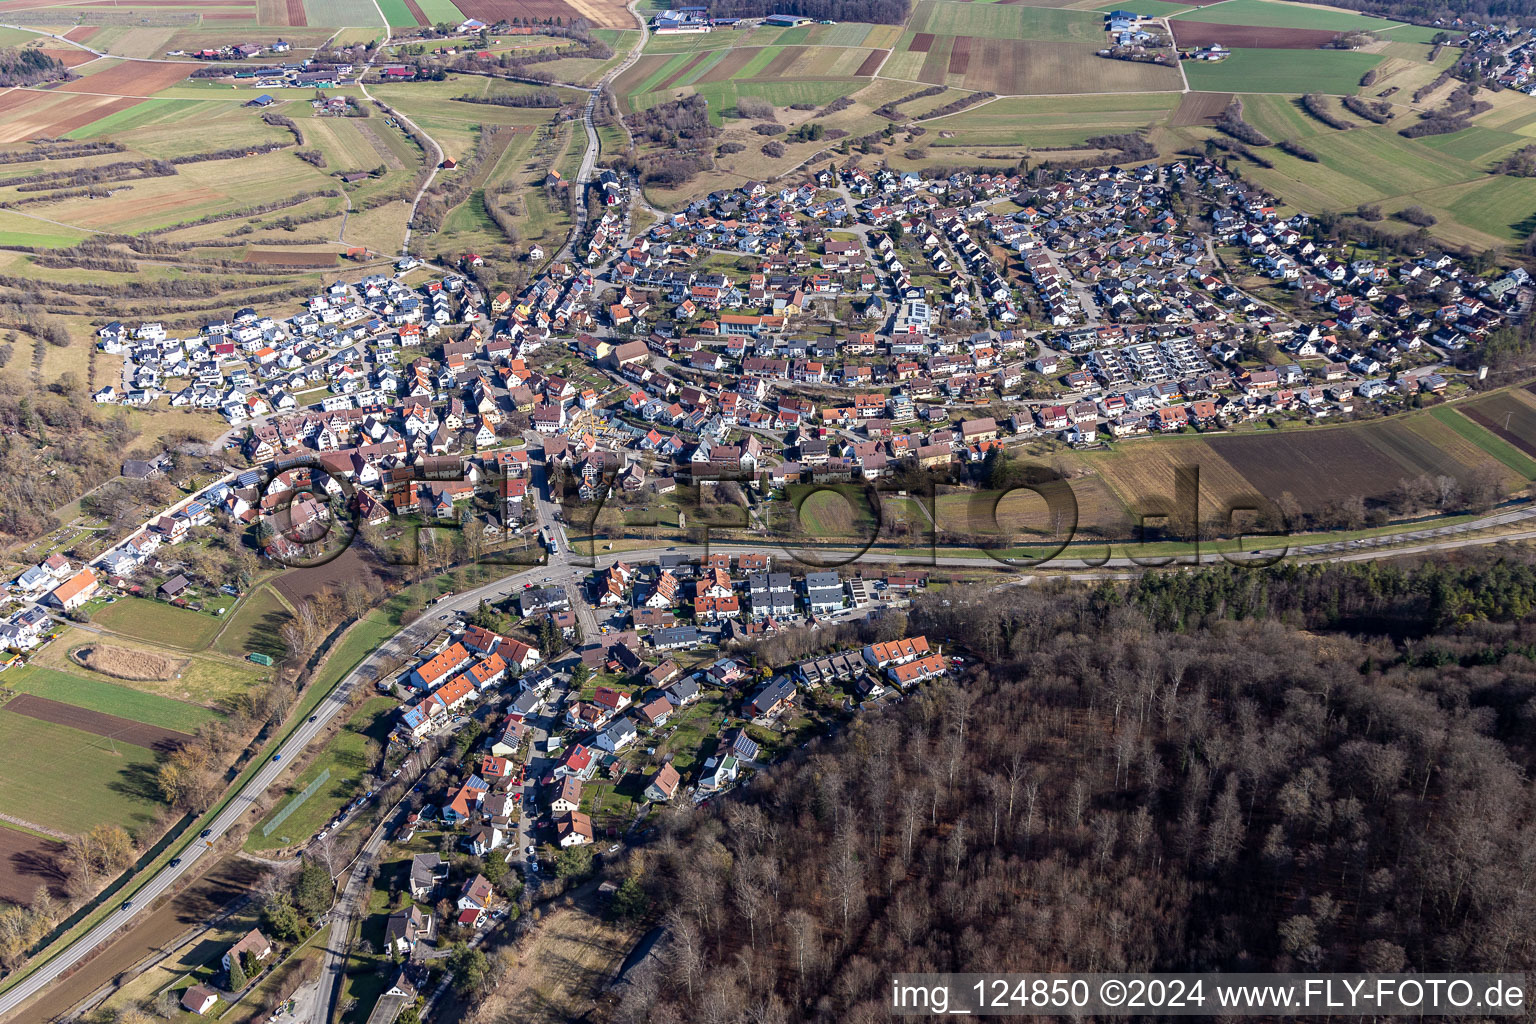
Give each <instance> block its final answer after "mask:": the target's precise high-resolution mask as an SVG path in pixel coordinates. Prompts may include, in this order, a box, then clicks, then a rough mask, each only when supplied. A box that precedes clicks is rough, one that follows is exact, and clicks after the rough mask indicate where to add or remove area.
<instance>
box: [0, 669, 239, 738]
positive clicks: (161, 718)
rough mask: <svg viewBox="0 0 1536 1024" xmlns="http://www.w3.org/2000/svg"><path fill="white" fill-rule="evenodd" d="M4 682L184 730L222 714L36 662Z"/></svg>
mask: <svg viewBox="0 0 1536 1024" xmlns="http://www.w3.org/2000/svg"><path fill="white" fill-rule="evenodd" d="M3 682H4V687H5V689H9V690H15V691H16V692H18V693H30V694H33V695H34V696H37V697H43V698H46V699H48V700H53V701H59V702H62V703H65V704H72V705H74V706H75V707H79V708H84V709H86V710H88V711H96V712H101V713H103V714H109V715H119V716H121V717H123V718H130V719H132V720H134V721H136V722H143V723H145V724H146V725H152V726H159V727H161V728H164V729H171V730H174V731H176V732H181V733H192V732H196V731H197V728H198V726H200V725H203V724H205V723H207V722H211V721H213V720H214V719H216V718H217V717H218V714H217V713H216V712H214V711H212V710H210V709H209V708H205V707H202V706H200V705H197V704H190V703H187V702H186V701H180V700H173V699H171V698H169V697H161V696H157V695H156V694H153V693H146V692H144V691H143V690H135V689H133V688H131V687H130V686H128V685H127V684H125V683H107V682H103V681H101V680H100V679H98V678H86V677H84V676H77V675H74V674H73V673H69V672H61V671H59V670H57V669H51V668H43V667H39V666H33V665H27V666H24V667H22V668H18V669H13V670H11V671H9V672H7V673H6V674H5V676H4V678H3Z"/></svg>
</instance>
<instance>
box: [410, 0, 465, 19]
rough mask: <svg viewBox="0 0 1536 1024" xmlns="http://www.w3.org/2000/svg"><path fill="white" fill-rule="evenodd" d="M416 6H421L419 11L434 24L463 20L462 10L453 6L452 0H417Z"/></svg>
mask: <svg viewBox="0 0 1536 1024" xmlns="http://www.w3.org/2000/svg"><path fill="white" fill-rule="evenodd" d="M416 6H417V7H420V8H421V13H422V14H425V15H426V16H427V20H428V21H430V22H431V23H432V24H434V25H436V24H437V23H438V22H442V21H448V22H452V23H454V24H455V25H456V24H458V23H459V22H461V21H463V20H464V12H462V11H460V10H459V9H458V8H457V7H455V6H454V5H453V3H452V0H417V3H416Z"/></svg>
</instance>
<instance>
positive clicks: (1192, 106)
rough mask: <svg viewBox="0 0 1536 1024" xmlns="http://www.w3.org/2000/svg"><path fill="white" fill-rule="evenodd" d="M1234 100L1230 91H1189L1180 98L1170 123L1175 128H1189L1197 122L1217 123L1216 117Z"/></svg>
mask: <svg viewBox="0 0 1536 1024" xmlns="http://www.w3.org/2000/svg"><path fill="white" fill-rule="evenodd" d="M1231 102H1232V94H1231V93H1229V92H1187V93H1185V94H1184V98H1183V99H1181V100H1179V107H1178V109H1177V110H1175V111H1174V112H1173V117H1172V118H1171V119H1170V120H1169V121H1168V124H1169V125H1171V126H1173V127H1175V128H1188V127H1191V126H1192V125H1197V124H1215V123H1216V119H1217V118H1218V117H1220V116H1221V114H1222V112H1223V111H1224V110H1226V109H1227V106H1228V105H1229V104H1230V103H1231Z"/></svg>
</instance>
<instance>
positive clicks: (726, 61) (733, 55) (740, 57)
mask: <svg viewBox="0 0 1536 1024" xmlns="http://www.w3.org/2000/svg"><path fill="white" fill-rule="evenodd" d="M755 56H757V50H755V49H752V48H751V47H748V48H746V49H738V50H732V51H731V52H730V53H727V54H726V55H725V56H724V57H722V58H721V60H720V63H718V64H716V65H715V66H714V67H712V68H710V69H709V70H708V71H706V72H704V74H703V75H701V76H699V80H698V81H697V82H695V83H694V84H695V85H703V84H704V83H705V82H729V81H730V80H731V79H732V78H733V77H735V75H736V73H737V72H738V71H740V70H741V69H742V68H744V67H746V66H747V65H748V64H750V63H752V58H753V57H755Z"/></svg>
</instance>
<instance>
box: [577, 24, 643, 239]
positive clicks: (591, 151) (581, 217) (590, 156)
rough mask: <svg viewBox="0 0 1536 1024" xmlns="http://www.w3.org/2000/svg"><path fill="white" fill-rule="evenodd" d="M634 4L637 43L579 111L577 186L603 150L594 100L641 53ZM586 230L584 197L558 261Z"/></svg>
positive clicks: (593, 89) (587, 177) (589, 175)
mask: <svg viewBox="0 0 1536 1024" xmlns="http://www.w3.org/2000/svg"><path fill="white" fill-rule="evenodd" d="M635 2H636V0H630V2H629V3H628V4H627V5H626V10H628V11H629V13H630V14H632V15H633V16H634V18H635V20H636V21H637V22H638V23H639V25H640V38H639V39H638V40H636V41H635V45H634V46H633V47H631V48H630V51H629V56H627V57H625V58H624V59H623V60H622V61H620V62H619V63H618V64H615V65H614V66H613V67H612V68H610V69H609V71H608V73H607V74H606V75H604V76H603V77H602V78H600V79H599V80H598V82H597V84H596V85H594V86H592V87H591V88H589V89H588V90H587V105H586V107H584V108H583V109H582V112H581V126H582V128H583V129H585V130H586V133H587V151H586V152H585V153H583V154H582V156H581V167H580V168H579V169H578V170H577V171H576V184H577V185H578V186H581V185H585V184H586V183H587V182H589V181H591V180H592V170H593V168H594V167H596V166H597V158H598V156H599V155H600V153H601V151H602V141H601V140H600V139H599V138H598V137H597V126H596V125H595V124H593V122H592V114H593V112H594V111H595V110H596V109H597V101H598V99H599V98H600V97H601V96H602V95H603V90H604V89H606V88H607V87H608V83H610V82H612V81H613V80H614V79H616V78H618V77H619V76H620V75H622V74H623V73H624V72H626V71H628V70H629V69H630V68H631V67H633V66H634V64H635V61H637V60H639V59H640V54H641V52H642V51H644V50H645V40H646V28H645V19H644V18H642V17H640V14H639V12H637V11H636V10H635ZM586 227H587V204H586V197H585V196H578V197H577V203H576V217H575V222H574V223H573V224H572V225H571V234H570V237H569V238H567V239H566V240H565V244H564V245H563V246H561V247H560V252H559V253H557V254H556V258H557V259H559V258H561V257H562V256H563V255H564V254H565V253H567V252H570V253H572V254H574V252H575V248H576V240H577V239H579V238H580V237H581V233H582V232H583V231H585V230H586Z"/></svg>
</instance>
